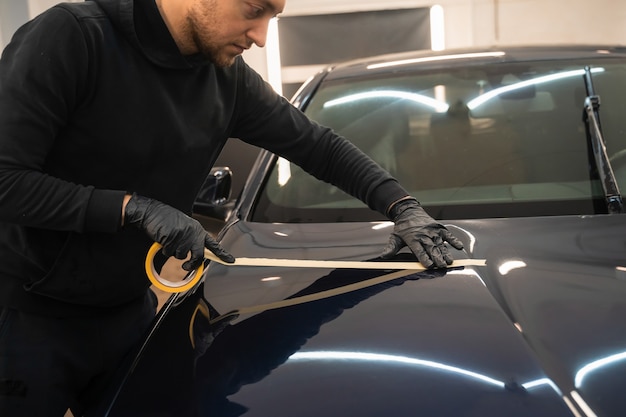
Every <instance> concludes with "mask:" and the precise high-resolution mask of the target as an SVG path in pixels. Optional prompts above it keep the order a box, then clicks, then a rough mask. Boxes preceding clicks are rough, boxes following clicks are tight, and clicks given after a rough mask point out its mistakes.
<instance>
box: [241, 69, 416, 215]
mask: <svg viewBox="0 0 626 417" xmlns="http://www.w3.org/2000/svg"><path fill="white" fill-rule="evenodd" d="M243 73H244V76H243V77H241V78H242V79H243V80H244V83H243V85H242V86H241V87H240V88H239V94H242V95H243V97H242V98H240V100H239V103H244V104H242V105H241V106H242V107H241V108H240V109H239V117H238V119H237V124H236V126H235V130H234V134H233V136H235V137H238V138H239V139H241V140H243V141H246V142H248V143H251V144H253V145H256V146H260V147H262V148H265V149H267V150H269V151H271V152H274V153H276V154H277V155H280V156H282V157H284V158H285V159H288V160H290V161H291V162H293V163H295V164H297V165H299V166H300V167H301V168H302V169H304V170H305V171H307V172H308V173H309V174H311V175H313V176H315V177H316V178H317V179H320V180H322V181H325V182H328V183H331V184H333V185H335V186H337V187H339V188H340V189H342V190H343V191H345V192H346V193H348V194H350V195H352V196H353V197H355V198H358V199H359V200H361V201H363V202H364V203H365V204H367V205H368V207H370V208H371V209H373V210H376V211H378V212H379V213H382V214H384V215H385V216H387V210H388V209H389V207H390V206H391V204H393V202H395V201H397V200H398V199H400V198H403V197H405V196H407V195H409V193H408V192H407V191H406V190H405V189H404V188H403V187H402V186H401V185H400V184H399V183H398V181H397V180H396V179H395V178H394V177H392V176H391V174H389V173H388V172H387V171H386V170H384V169H383V168H382V167H381V166H379V165H378V164H377V163H376V162H375V161H373V160H372V159H371V158H370V157H369V156H367V155H366V154H365V153H363V152H362V151H361V150H360V149H358V148H357V147H356V146H354V145H353V144H352V143H351V142H349V141H348V140H347V139H345V138H344V137H342V136H339V135H338V134H336V133H335V132H334V131H333V130H332V129H329V128H327V127H324V126H321V125H319V124H317V123H316V122H314V121H312V120H310V119H309V118H308V117H307V116H306V115H305V114H304V113H303V112H301V111H300V110H299V109H297V108H295V107H294V106H293V105H291V104H290V103H289V102H288V101H287V100H286V99H285V98H284V97H281V96H279V95H278V94H276V93H275V92H274V91H273V89H272V88H271V87H270V86H269V85H268V84H267V83H265V82H264V81H263V80H262V79H261V77H260V76H259V75H258V74H256V73H254V71H252V70H251V69H249V68H247V67H245V66H244V67H243Z"/></svg>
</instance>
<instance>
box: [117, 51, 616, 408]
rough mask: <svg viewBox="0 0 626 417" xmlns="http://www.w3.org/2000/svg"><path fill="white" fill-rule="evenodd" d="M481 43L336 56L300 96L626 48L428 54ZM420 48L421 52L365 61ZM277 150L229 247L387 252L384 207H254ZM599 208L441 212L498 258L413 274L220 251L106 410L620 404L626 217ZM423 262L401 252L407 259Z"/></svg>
mask: <svg viewBox="0 0 626 417" xmlns="http://www.w3.org/2000/svg"><path fill="white" fill-rule="evenodd" d="M499 50H500V49H495V48H494V49H491V50H489V49H488V50H480V51H482V52H494V51H496V52H497V51H499ZM480 51H479V50H462V51H454V52H452V51H442V52H435V53H433V52H431V51H425V52H416V53H412V54H400V55H394V56H386V57H382V58H372V59H366V60H360V61H353V62H350V63H346V64H338V65H336V66H333V67H331V68H329V69H327V70H325V71H323V72H320V73H319V74H317V75H316V76H315V77H313V78H312V80H311V82H309V83H308V84H306V85H305V86H303V88H302V89H301V90H300V92H299V93H298V94H297V96H296V97H294V100H293V102H294V103H295V104H296V105H297V106H299V107H301V108H303V109H306V106H307V104H308V103H309V102H310V100H311V97H315V94H316V92H317V89H318V88H319V86H320V83H323V82H325V81H327V80H330V81H332V80H340V79H344V78H345V79H348V78H351V77H355V76H357V75H359V76H360V75H362V74H363V73H364V72H367V71H371V72H367V73H368V74H377V73H379V72H380V73H382V72H385V71H395V72H401V71H416V70H418V69H423V68H425V69H427V70H431V69H433V68H436V67H438V68H443V67H446V66H459V67H462V66H463V65H468V60H470V59H471V64H470V65H476V66H483V65H491V64H493V63H499V62H519V61H524V60H559V59H570V58H580V57H597V56H603V57H619V58H620V59H624V57H625V56H626V49H624V48H620V47H610V46H606V47H605V46H584V47H564V46H558V47H554V48H507V49H506V51H507V52H506V57H503V56H500V55H495V56H494V55H492V56H486V57H483V58H478V57H472V58H467V60H466V59H465V58H461V59H459V58H446V59H434V60H430V61H429V60H421V61H420V59H422V58H428V57H433V56H435V57H438V58H441V57H442V56H448V55H457V56H458V55H463V54H468V53H474V52H480ZM407 59H413V60H417V61H416V62H414V63H402V64H399V65H398V64H396V65H395V66H394V67H392V69H389V67H387V68H379V69H377V68H374V69H372V70H367V66H368V65H372V64H376V63H383V62H389V61H396V62H402V61H403V60H407ZM612 105H615V103H612ZM580 111H581V115H582V103H581V104H580ZM576 122H577V123H581V119H577V121H576ZM612 122H613V124H615V121H612ZM614 131H615V130H614ZM581 137H582V136H581ZM555 155H556V154H555ZM555 157H557V156H555ZM275 160H276V157H275V156H273V155H271V154H270V153H268V152H262V153H261V154H260V156H259V158H258V159H257V162H256V163H255V166H254V167H253V168H252V174H251V176H250V177H249V178H248V181H247V182H246V185H245V186H244V190H243V192H242V195H241V197H240V198H239V199H238V201H237V204H236V206H235V207H234V209H233V210H232V213H231V214H230V217H229V218H228V219H227V220H226V225H225V227H224V228H223V229H222V230H221V231H220V232H219V234H218V239H219V240H220V242H221V244H222V245H223V246H224V247H225V248H228V250H229V251H230V252H231V253H232V254H233V255H235V256H236V257H254V258H270V259H276V258H280V259H311V260H330V261H333V260H352V261H366V260H372V261H380V259H379V255H380V253H381V251H382V249H383V248H384V246H385V244H386V241H387V239H388V237H389V234H390V233H391V232H392V230H393V224H392V223H391V222H388V221H338V222H333V223H319V222H317V223H316V222H311V223H298V222H281V223H279V222H266V223H263V222H256V221H252V218H253V213H254V210H255V208H256V205H257V203H258V200H259V194H260V192H261V190H262V189H263V187H264V186H265V185H266V182H267V178H268V174H269V172H270V170H271V168H272V165H273V164H274V163H275ZM469 162H472V161H469ZM561 203H562V204H567V202H565V203H563V202H561ZM513 204H516V203H515V202H513ZM598 204H599V205H600V206H601V205H602V201H600V202H597V201H592V204H588V206H589V207H587V206H585V214H581V213H582V212H581V213H579V214H570V213H569V212H567V213H566V215H552V216H544V215H537V213H538V212H541V210H539V211H537V212H535V211H533V203H532V202H531V203H529V204H528V210H529V211H528V213H527V214H525V215H521V216H518V217H510V218H505V217H502V216H501V217H494V216H492V215H489V216H484V215H483V216H481V208H477V209H474V211H473V213H472V215H471V216H470V215H468V216H467V217H465V218H463V217H459V216H456V215H455V216H451V218H452V220H446V221H444V224H445V226H446V227H447V228H448V229H449V230H450V231H451V232H452V233H454V235H455V236H457V237H458V238H460V239H461V240H462V241H463V243H464V249H463V250H462V251H457V250H454V249H451V253H452V255H453V257H454V258H455V259H478V260H482V259H484V260H486V265H485V266H470V267H465V268H454V269H448V270H428V271H424V272H419V273H415V272H412V271H397V270H393V269H389V270H378V271H377V270H367V269H318V268H288V267H278V266H273V267H243V266H224V265H221V264H217V263H209V264H208V266H207V270H206V272H205V276H204V280H203V282H202V283H201V284H200V285H199V286H198V287H196V288H195V289H194V290H192V291H190V292H189V293H186V294H179V295H174V296H172V297H171V298H170V300H169V301H168V303H167V304H166V306H165V307H164V308H163V309H162V311H161V313H160V314H159V316H158V317H157V320H156V321H155V325H154V328H153V329H152V331H151V333H150V334H149V336H148V337H147V340H146V343H145V344H144V345H143V346H142V347H141V349H140V351H139V352H138V353H137V354H136V356H135V357H133V358H131V361H130V364H129V365H128V371H127V373H126V375H125V377H124V378H123V380H122V382H121V383H120V384H118V385H117V386H115V387H114V392H113V394H112V398H113V399H112V400H111V399H109V400H108V401H107V406H106V408H107V412H106V413H105V414H106V415H107V416H110V417H115V416H128V415H132V416H144V415H145V416H172V415H176V416H219V417H230V416H233V417H234V416H246V417H253V416H259V417H267V416H272V417H275V416H290V417H296V416H297V417H303V416H327V417H335V416H337V417H338V416H345V415H353V416H359V417H361V416H395V417H400V416H415V415H427V416H432V415H435V416H551V417H553V416H556V417H558V416H577V417H578V416H587V417H592V416H596V415H597V416H615V417H617V416H622V415H623V414H624V410H626V398H625V397H624V396H623V395H622V392H621V391H622V387H624V386H626V323H625V321H624V317H626V214H623V213H622V214H613V215H609V214H589V213H603V211H602V208H600V209H597V208H596V207H595V206H594V205H598ZM470 207H471V206H470ZM524 207H526V206H524ZM543 209H544V208H542V210H543ZM523 210H524V209H521V211H523ZM458 211H459V212H460V213H461V214H462V212H463V207H461V208H459V209H458ZM491 212H493V210H492V211H491ZM491 212H490V213H491ZM571 212H574V213H575V212H577V207H574V208H572V209H571ZM443 217H445V216H443ZM410 258H411V255H409V254H408V252H406V251H404V252H402V253H400V254H399V255H398V256H397V257H396V258H395V259H394V260H406V259H410Z"/></svg>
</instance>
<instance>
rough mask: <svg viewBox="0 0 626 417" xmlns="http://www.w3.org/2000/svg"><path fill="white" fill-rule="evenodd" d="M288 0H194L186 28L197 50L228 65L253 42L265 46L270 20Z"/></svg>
mask: <svg viewBox="0 0 626 417" xmlns="http://www.w3.org/2000/svg"><path fill="white" fill-rule="evenodd" d="M284 6H285V0H194V1H193V2H192V4H191V7H190V8H189V11H188V13H187V18H186V26H185V28H184V31H185V35H186V37H187V38H188V39H189V40H190V41H191V42H193V44H194V47H195V48H194V49H197V51H198V52H200V53H202V54H204V55H205V56H206V57H207V58H209V59H210V60H211V61H212V62H213V63H214V64H215V65H217V66H222V67H226V66H229V65H231V64H232V63H233V62H234V61H235V58H236V57H237V56H238V55H241V53H242V52H243V51H244V50H246V49H249V48H250V47H251V46H252V45H253V44H256V45H257V46H259V47H263V46H264V45H265V40H266V37H267V27H268V25H269V21H270V19H272V18H273V17H275V16H276V15H277V14H278V13H280V12H282V10H283V8H284Z"/></svg>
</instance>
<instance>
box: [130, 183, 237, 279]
mask: <svg viewBox="0 0 626 417" xmlns="http://www.w3.org/2000/svg"><path fill="white" fill-rule="evenodd" d="M124 223H125V224H132V225H133V226H135V227H137V228H138V229H141V230H143V231H145V232H146V234H147V235H148V236H150V238H151V239H152V240H154V241H155V242H158V243H160V244H161V245H162V246H163V249H162V252H163V255H165V256H167V257H170V256H174V257H176V259H185V258H186V257H187V254H188V253H189V252H191V258H190V259H189V260H188V261H186V262H184V263H183V265H182V266H183V269H184V270H185V271H191V270H193V269H196V268H197V267H198V266H200V264H201V263H202V260H203V259H204V248H205V247H206V248H207V249H209V250H210V251H211V252H213V253H214V254H215V255H217V257H218V258H220V259H221V260H223V261H224V262H228V263H233V262H235V258H234V257H233V256H232V255H231V254H230V253H228V252H226V251H225V250H224V249H223V248H222V247H221V246H220V245H219V244H218V243H217V242H216V241H215V240H213V238H211V236H210V235H209V234H208V233H207V231H206V230H204V228H203V227H202V225H201V224H200V222H198V221H197V220H195V219H193V218H191V217H189V216H187V215H186V214H185V213H183V212H181V211H179V210H176V209H175V208H173V207H170V206H168V205H167V204H163V203H161V202H160V201H156V200H152V199H150V198H146V197H142V196H140V195H137V194H133V195H132V197H131V198H130V200H129V201H128V204H127V205H126V209H125V210H124Z"/></svg>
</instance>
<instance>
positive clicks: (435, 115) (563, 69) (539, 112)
mask: <svg viewBox="0 0 626 417" xmlns="http://www.w3.org/2000/svg"><path fill="white" fill-rule="evenodd" d="M586 66H589V67H590V68H591V74H592V77H593V82H594V86H595V92H596V94H597V95H599V96H600V98H601V107H600V119H601V123H602V129H603V132H604V138H605V141H606V146H607V152H608V155H609V158H610V161H611V164H612V166H613V170H614V172H615V175H616V177H617V182H618V185H619V186H621V189H622V190H623V189H625V188H626V131H625V129H626V123H625V121H624V117H625V116H624V115H626V104H625V100H624V98H625V97H626V62H624V61H622V60H617V59H604V60H600V59H595V60H591V61H590V60H585V61H564V60H553V61H541V62H536V63H535V62H516V63H497V64H496V63H492V64H489V65H480V66H467V67H464V68H458V67H452V68H447V69H446V68H444V69H441V68H438V69H433V70H422V71H419V72H398V73H394V72H392V71H390V72H389V73H387V74H384V75H380V74H379V75H375V76H363V77H361V78H358V77H353V78H343V79H338V80H329V81H325V82H323V83H322V84H321V86H320V87H319V88H318V89H317V92H316V93H315V95H314V96H313V97H312V99H311V100H310V101H309V103H308V104H307V106H306V108H305V113H306V114H307V115H308V116H309V117H311V118H312V119H314V120H316V121H318V122H319V123H321V124H323V125H326V126H329V127H332V128H333V129H335V130H336V131H337V132H338V133H339V134H341V135H343V136H345V137H346V138H348V139H349V140H350V141H352V142H353V143H354V144H355V145H357V146H358V147H359V148H360V149H362V150H363V151H364V152H366V153H367V154H368V155H370V156H371V157H372V158H373V159H374V160H376V161H377V162H378V163H379V164H380V165H382V166H383V167H384V168H386V169H387V170H389V171H390V172H391V173H392V174H393V175H394V176H395V177H396V178H398V180H399V181H400V183H401V184H402V185H403V186H404V187H405V188H406V189H407V190H408V191H409V192H410V193H411V194H412V195H413V196H415V197H416V198H417V199H418V200H419V201H420V202H421V203H422V205H423V206H424V207H425V208H426V209H427V210H428V211H429V213H430V214H431V215H432V216H433V217H435V218H437V219H442V220H446V219H459V218H488V217H524V216H552V215H567V214H594V213H606V210H607V209H606V204H605V200H604V194H603V189H602V185H601V183H600V181H599V180H598V177H597V173H595V172H594V168H593V166H592V163H591V162H590V149H589V147H588V141H587V137H586V130H585V123H584V120H583V106H584V101H585V97H586V90H585V84H584V79H583V74H584V68H585V67H586ZM590 166H591V169H590ZM381 219H382V217H381V216H380V215H379V214H377V213H373V212H372V211H371V210H369V209H367V208H366V207H365V206H364V204H363V203H361V202H360V201H358V200H356V199H354V198H353V197H350V196H348V195H346V194H344V193H343V192H342V191H340V190H338V189H336V188H335V187H333V186H331V185H329V184H325V183H322V182H320V181H318V180H316V179H314V178H313V177H311V176H310V175H308V174H306V173H304V172H303V171H302V170H301V169H300V168H298V167H297V166H295V165H293V164H291V163H289V162H287V161H285V160H283V159H278V160H277V162H276V164H275V166H274V168H273V171H272V172H271V173H270V175H269V177H268V179H267V181H266V182H265V185H264V188H263V190H262V191H261V193H260V196H259V199H258V201H257V205H256V210H255V211H254V214H253V220H256V221H265V222H337V221H357V220H366V221H370V220H371V221H374V220H381Z"/></svg>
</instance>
